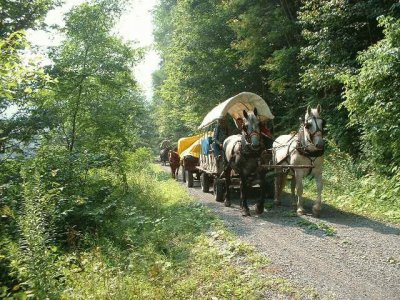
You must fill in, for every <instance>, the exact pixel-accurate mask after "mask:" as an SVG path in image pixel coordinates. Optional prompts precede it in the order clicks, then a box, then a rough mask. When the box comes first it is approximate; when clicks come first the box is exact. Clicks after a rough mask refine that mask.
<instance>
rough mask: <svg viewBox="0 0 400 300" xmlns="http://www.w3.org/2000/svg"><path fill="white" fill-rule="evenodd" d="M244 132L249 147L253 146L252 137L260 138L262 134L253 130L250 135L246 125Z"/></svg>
mask: <svg viewBox="0 0 400 300" xmlns="http://www.w3.org/2000/svg"><path fill="white" fill-rule="evenodd" d="M242 132H243V133H244V135H243V134H242V135H243V136H244V139H245V142H246V144H247V145H251V137H252V136H258V137H260V133H259V132H257V131H255V130H252V131H251V132H250V133H248V132H247V126H246V125H243V127H242ZM251 147H253V146H251Z"/></svg>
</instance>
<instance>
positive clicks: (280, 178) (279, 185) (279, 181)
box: [274, 173, 285, 205]
mask: <svg viewBox="0 0 400 300" xmlns="http://www.w3.org/2000/svg"><path fill="white" fill-rule="evenodd" d="M284 177H285V175H284V174H282V173H280V174H279V175H277V176H276V177H275V179H274V181H275V197H274V203H275V205H281V194H282V190H283V185H284V181H285V178H284Z"/></svg>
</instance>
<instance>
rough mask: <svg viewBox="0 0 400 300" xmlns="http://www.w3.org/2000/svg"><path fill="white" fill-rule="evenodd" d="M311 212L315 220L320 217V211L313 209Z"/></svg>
mask: <svg viewBox="0 0 400 300" xmlns="http://www.w3.org/2000/svg"><path fill="white" fill-rule="evenodd" d="M312 212H313V216H314V217H316V218H319V216H320V215H321V209H317V208H314V207H313V210H312Z"/></svg>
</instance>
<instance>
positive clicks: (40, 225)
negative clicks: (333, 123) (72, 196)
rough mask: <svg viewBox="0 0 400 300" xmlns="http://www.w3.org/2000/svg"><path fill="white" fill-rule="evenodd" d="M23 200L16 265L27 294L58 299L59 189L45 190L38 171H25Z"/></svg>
mask: <svg viewBox="0 0 400 300" xmlns="http://www.w3.org/2000/svg"><path fill="white" fill-rule="evenodd" d="M22 177H23V179H24V183H23V199H22V206H21V213H20V214H19V216H18V219H17V223H18V227H19V231H20V238H19V249H18V251H17V252H16V260H15V261H14V265H13V267H14V268H15V272H17V274H18V275H17V277H18V278H19V279H20V282H21V285H22V286H23V289H24V290H26V293H27V295H30V296H34V297H35V298H37V299H45V298H50V299H55V298H58V296H59V294H60V292H61V290H62V281H60V279H61V277H62V275H61V274H62V270H61V269H60V268H59V263H58V257H57V254H58V253H57V247H56V243H55V239H56V237H55V231H54V219H55V215H56V214H55V212H56V211H55V205H56V202H57V197H58V192H57V190H47V191H46V190H44V189H43V187H42V184H41V178H40V175H39V173H38V172H37V171H35V170H34V169H33V170H29V169H27V170H25V171H24V172H23V176H22Z"/></svg>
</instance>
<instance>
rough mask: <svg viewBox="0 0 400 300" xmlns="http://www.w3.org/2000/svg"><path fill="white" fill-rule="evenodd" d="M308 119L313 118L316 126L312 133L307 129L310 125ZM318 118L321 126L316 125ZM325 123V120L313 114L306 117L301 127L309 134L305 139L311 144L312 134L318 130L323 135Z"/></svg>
mask: <svg viewBox="0 0 400 300" xmlns="http://www.w3.org/2000/svg"><path fill="white" fill-rule="evenodd" d="M310 120H313V121H314V122H315V126H316V130H315V131H314V132H313V133H311V132H310V130H309V127H310V122H309V121H310ZM318 120H321V121H322V128H320V127H319V126H318V122H317V121H318ZM325 124H326V121H325V120H324V119H322V118H317V117H315V116H312V117H308V118H307V120H305V121H304V123H303V127H304V128H305V129H306V130H307V131H308V133H309V135H310V139H307V141H308V142H310V143H311V144H313V142H312V140H313V138H314V136H315V135H316V134H317V133H318V132H319V133H321V136H323V133H324V127H325Z"/></svg>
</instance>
